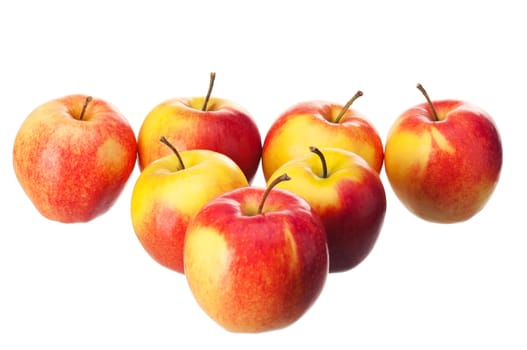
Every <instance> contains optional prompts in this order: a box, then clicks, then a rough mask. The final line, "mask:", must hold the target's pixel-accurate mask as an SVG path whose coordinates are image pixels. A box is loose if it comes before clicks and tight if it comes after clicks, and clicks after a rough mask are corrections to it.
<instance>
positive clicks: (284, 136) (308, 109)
mask: <svg viewBox="0 0 527 350" xmlns="http://www.w3.org/2000/svg"><path fill="white" fill-rule="evenodd" d="M360 96H362V92H361V91H358V92H357V93H356V94H355V95H354V96H353V97H352V98H351V99H350V100H349V101H348V102H347V103H346V105H344V106H342V105H340V104H336V103H331V102H326V101H306V102H301V103H298V104H297V105H294V106H293V107H291V108H289V109H287V110H286V111H285V112H283V113H282V114H281V115H280V116H279V117H278V118H277V120H275V121H274V123H273V124H272V125H271V128H270V129H269V131H268V132H267V134H266V137H265V140H264V144H263V150H262V168H263V172H264V177H265V179H266V180H267V179H269V177H270V176H271V175H272V174H273V173H274V172H275V171H276V169H278V167H279V166H281V165H282V164H284V163H285V162H287V161H289V160H291V159H294V158H296V157H298V156H300V155H302V154H304V153H306V152H309V146H311V145H312V144H316V145H317V147H321V148H322V147H334V148H342V149H345V150H348V151H352V152H355V153H357V154H358V155H359V156H361V157H362V158H364V159H365V160H366V162H368V164H370V166H371V167H372V168H373V169H375V170H376V171H377V172H380V171H381V168H382V163H383V151H384V149H383V145H382V140H381V138H380V136H379V134H378V132H377V130H376V129H375V128H374V126H373V125H372V124H371V123H370V122H369V121H368V120H367V119H366V118H365V117H364V116H363V115H362V114H360V113H359V112H358V111H356V110H354V109H352V108H350V106H351V104H352V103H353V102H354V101H355V99H357V98H358V97H360Z"/></svg>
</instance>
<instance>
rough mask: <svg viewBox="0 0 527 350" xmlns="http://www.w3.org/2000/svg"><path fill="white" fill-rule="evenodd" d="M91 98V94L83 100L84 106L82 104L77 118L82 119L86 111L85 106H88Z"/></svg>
mask: <svg viewBox="0 0 527 350" xmlns="http://www.w3.org/2000/svg"><path fill="white" fill-rule="evenodd" d="M91 100H93V97H91V96H87V97H86V100H85V101H84V106H82V111H81V115H80V116H79V120H83V119H84V114H85V113H86V108H87V107H88V103H90V102H91Z"/></svg>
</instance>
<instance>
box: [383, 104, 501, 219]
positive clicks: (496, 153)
mask: <svg viewBox="0 0 527 350" xmlns="http://www.w3.org/2000/svg"><path fill="white" fill-rule="evenodd" d="M433 105H434V108H435V110H436V112H437V115H438V118H439V121H435V120H434V118H433V115H432V110H431V108H430V106H429V104H428V103H423V104H420V105H417V106H415V107H412V108H410V109H408V110H407V111H405V112H404V113H403V114H402V115H401V116H400V117H399V118H398V119H397V120H396V121H395V123H394V125H393V126H392V127H391V129H390V131H389V133H388V137H387V141H386V149H385V170H386V175H387V177H388V180H389V182H390V184H391V187H392V188H393V190H394V192H395V194H396V195H397V197H398V198H399V199H400V200H401V202H402V203H403V204H404V205H405V206H406V207H407V208H408V209H409V210H410V211H411V212H412V213H414V214H415V215H417V216H418V217H420V218H422V219H424V220H427V221H431V222H437V223H455V222H461V221H465V220H468V219H469V218H471V217H473V216H474V215H475V214H476V213H478V212H479V211H480V210H481V209H482V208H483V207H484V206H485V204H486V203H487V201H488V199H489V198H490V196H491V194H492V193H493V191H494V189H495V187H496V185H497V183H498V180H499V176H500V171H501V166H502V161H503V154H502V152H503V151H502V145H501V138H500V135H499V133H498V130H497V128H496V125H495V123H494V121H493V120H492V118H491V117H490V116H489V115H488V114H487V113H486V112H485V111H483V110H482V109H481V108H479V107H477V106H475V105H473V104H470V103H467V102H464V101H458V100H441V101H436V102H433Z"/></svg>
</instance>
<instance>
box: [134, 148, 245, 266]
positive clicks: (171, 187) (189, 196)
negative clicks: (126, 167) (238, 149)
mask: <svg viewBox="0 0 527 350" xmlns="http://www.w3.org/2000/svg"><path fill="white" fill-rule="evenodd" d="M165 147H166V146H165ZM179 154H180V156H181V159H182V160H183V164H184V165H185V168H184V169H183V168H182V167H181V165H180V162H179V160H178V158H177V156H176V155H175V154H171V155H167V156H164V157H162V158H160V159H157V160H155V161H154V162H152V163H150V164H149V165H148V166H147V167H146V168H145V169H144V170H143V171H142V172H141V173H140V175H139V177H138V178H137V180H136V183H135V186H134V188H133V191H132V199H131V217H132V225H133V228H134V231H135V233H136V235H137V238H138V239H139V241H140V243H141V245H142V246H143V248H144V249H145V250H146V252H147V253H148V254H149V255H150V256H151V257H152V258H153V259H154V260H155V261H156V262H158V263H159V264H160V265H162V266H165V267H166V268H168V269H171V270H174V271H176V272H179V273H184V266H183V244H184V241H185V232H186V229H187V226H188V223H189V221H190V220H191V219H192V217H193V216H194V215H195V214H196V213H197V212H198V211H199V210H200V209H201V208H202V207H203V205H205V204H206V203H207V202H209V201H210V200H212V199H213V198H215V197H216V196H218V195H220V194H222V193H224V192H228V191H230V190H233V189H235V188H239V187H245V186H248V183H247V179H246V178H245V175H244V174H243V172H242V171H241V169H240V168H239V167H238V166H237V165H236V163H234V161H233V160H232V159H230V158H229V157H227V156H225V155H223V154H221V153H218V152H214V151H210V150H188V151H183V152H179Z"/></svg>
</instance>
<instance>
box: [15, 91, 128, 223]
mask: <svg viewBox="0 0 527 350" xmlns="http://www.w3.org/2000/svg"><path fill="white" fill-rule="evenodd" d="M136 159H137V142H136V139H135V134H134V132H133V130H132V128H131V126H130V124H129V123H128V121H127V120H126V119H125V117H124V116H123V115H122V114H121V113H120V112H119V111H118V110H117V109H116V108H115V107H114V106H113V105H111V104H110V103H108V102H106V101H104V100H102V99H99V98H92V97H91V96H85V95H80V94H77V95H68V96H64V97H61V98H57V99H54V100H50V101H48V102H46V103H44V104H42V105H40V106H38V107H37V108H36V109H34V110H33V111H32V112H31V113H30V114H29V116H28V117H27V118H26V119H25V120H24V122H23V123H22V125H21V126H20V129H19V130H18V133H17V135H16V138H15V142H14V146H13V166H14V171H15V174H16V177H17V179H18V181H19V183H20V185H21V186H22V189H23V190H24V192H25V193H26V194H27V196H28V197H29V199H30V200H31V201H32V203H33V205H34V206H35V207H36V209H37V210H38V211H39V212H40V213H41V214H42V215H43V216H44V217H46V218H48V219H50V220H54V221H59V222H64V223H74V222H86V221H90V220H92V219H93V218H95V217H97V216H99V215H101V214H103V213H105V212H106V211H107V210H108V209H109V208H110V207H111V206H112V205H113V203H114V202H115V201H116V199H117V198H118V196H119V195H120V193H121V192H122V190H123V188H124V186H125V184H126V182H127V180H128V178H129V177H130V175H131V173H132V171H133V169H134V166H135V163H136Z"/></svg>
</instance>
